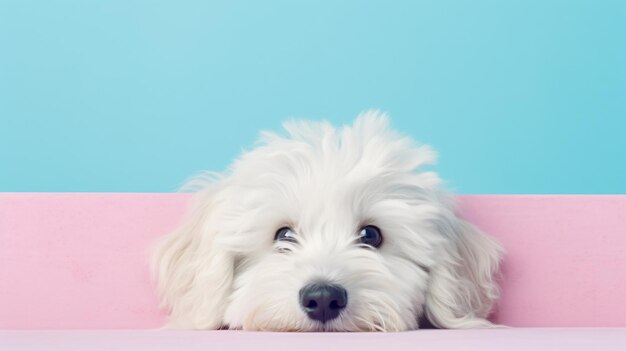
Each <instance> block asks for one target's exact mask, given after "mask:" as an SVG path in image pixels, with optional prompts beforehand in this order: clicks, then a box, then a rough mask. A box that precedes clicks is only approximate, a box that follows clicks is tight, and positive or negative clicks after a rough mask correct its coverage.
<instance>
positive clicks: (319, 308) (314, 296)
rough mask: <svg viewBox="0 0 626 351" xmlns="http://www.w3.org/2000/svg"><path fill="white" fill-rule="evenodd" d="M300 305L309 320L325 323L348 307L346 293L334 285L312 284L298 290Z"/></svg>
mask: <svg viewBox="0 0 626 351" xmlns="http://www.w3.org/2000/svg"><path fill="white" fill-rule="evenodd" d="M300 305H301V306H302V308H303V309H304V311H305V312H306V314H307V315H308V316H309V318H311V319H313V320H316V321H320V322H322V323H326V322H327V321H329V320H332V319H335V318H337V316H339V313H340V312H341V310H343V309H344V308H346V306H347V305H348V292H347V291H346V289H344V288H342V287H341V286H339V285H336V284H328V283H321V282H317V283H312V284H309V285H307V286H305V287H304V288H302V289H300Z"/></svg>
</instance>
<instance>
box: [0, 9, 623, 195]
mask: <svg viewBox="0 0 626 351" xmlns="http://www.w3.org/2000/svg"><path fill="white" fill-rule="evenodd" d="M625 18H626V1H622V0H618V1H591V0H588V1H573V0H566V1H557V0H540V1H530V0H526V1H499V0H493V1H481V0H474V1H461V0H459V1H441V0H438V1H343V0H342V1H337V0H334V1H319V0H318V1H274V0H272V1H270V0H264V1H202V0H198V1H132V0H108V1H86V0H76V1H58V0H47V1H41V0H37V1H27V0H15V1H12V0H0V191H137V192H144V191H173V190H175V189H176V188H177V187H178V185H180V183H181V182H182V181H183V180H184V179H185V178H186V177H187V176H189V175H191V174H193V173H194V172H195V171H197V170H201V169H212V170H222V169H224V168H225V167H226V166H227V165H228V163H229V161H230V160H231V159H232V158H233V157H235V156H236V155H237V154H238V153H239V152H240V151H241V149H242V148H247V147H250V146H251V145H253V142H254V140H255V138H256V134H257V132H258V130H259V129H276V128H279V126H280V122H281V121H282V120H284V119H286V118H289V117H306V118H312V119H319V118H325V119H328V120H330V121H332V122H335V123H347V122H349V121H350V120H351V119H352V118H353V117H354V116H355V115H356V114H357V113H359V112H360V111H361V110H364V109H367V108H371V107H374V108H379V109H382V110H386V111H388V112H390V114H391V116H392V121H393V124H394V126H395V127H396V128H397V129H399V130H401V131H403V132H404V133H406V134H410V135H411V136H413V137H414V138H416V139H418V140H421V141H423V142H426V143H430V144H432V145H433V146H434V147H435V148H436V149H438V151H439V153H440V163H439V165H438V167H437V169H438V170H439V171H440V173H441V174H442V176H443V177H445V178H447V179H448V180H449V184H450V187H451V188H452V189H454V190H456V191H458V192H462V193H625V192H626V156H625V155H624V154H625V150H626V20H625Z"/></svg>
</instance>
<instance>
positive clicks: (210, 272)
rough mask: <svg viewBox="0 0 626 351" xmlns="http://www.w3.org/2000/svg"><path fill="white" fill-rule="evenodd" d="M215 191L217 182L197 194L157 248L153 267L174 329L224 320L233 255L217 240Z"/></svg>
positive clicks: (213, 324)
mask: <svg viewBox="0 0 626 351" xmlns="http://www.w3.org/2000/svg"><path fill="white" fill-rule="evenodd" d="M217 191H218V186H217V185H213V186H209V187H207V188H205V189H204V190H202V191H201V192H199V193H197V194H196V195H195V198H194V203H193V204H192V209H191V212H190V213H189V214H188V215H187V218H186V219H184V220H183V223H182V224H181V225H180V226H179V227H178V228H177V229H176V230H175V231H174V232H172V233H171V234H169V235H167V236H166V237H164V238H163V239H162V240H161V241H159V242H158V243H157V244H156V246H155V248H154V251H153V256H152V272H153V275H154V277H155V278H156V280H157V283H158V291H159V294H160V297H161V305H162V307H165V308H167V309H168V310H169V312H170V319H169V325H170V326H171V327H174V328H185V329H218V328H220V327H222V324H223V317H224V309H225V306H226V300H227V299H228V296H229V294H230V291H231V289H232V287H231V285H232V280H233V274H234V273H233V271H234V258H233V255H232V253H230V252H229V251H228V250H225V249H223V248H220V247H219V246H220V244H219V242H218V241H217V240H216V237H217V236H218V230H219V229H218V228H217V221H218V220H217V217H218V216H219V214H216V207H217V204H216V200H215V194H216V193H217Z"/></svg>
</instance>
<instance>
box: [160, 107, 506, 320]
mask: <svg viewBox="0 0 626 351" xmlns="http://www.w3.org/2000/svg"><path fill="white" fill-rule="evenodd" d="M284 127H285V129H286V131H287V133H288V136H280V135H277V134H273V133H262V137H261V142H260V145H259V146H258V147H256V148H255V149H254V150H252V151H250V152H246V153H244V154H243V155H242V156H241V157H240V158H239V159H238V160H237V161H235V162H234V164H233V165H232V166H231V168H230V170H229V171H228V172H227V173H225V174H223V175H215V176H213V177H212V179H211V180H206V178H207V177H205V180H204V181H202V180H200V181H197V180H196V181H195V182H192V185H198V184H201V189H200V190H198V193H197V194H196V196H195V203H194V205H193V210H192V212H191V213H190V214H189V216H188V218H187V219H186V220H185V221H184V222H183V223H182V225H181V226H180V227H179V228H178V229H177V230H176V231H175V232H173V233H171V234H170V235H169V236H167V237H165V238H164V239H163V240H162V241H161V242H159V243H158V246H157V248H156V250H155V254H154V260H153V269H154V272H155V276H156V278H157V279H158V283H159V290H160V293H161V296H162V302H163V305H164V306H166V307H167V308H168V309H169V311H170V325H171V326H173V327H176V328H186V329H218V328H230V329H244V330H275V331H400V330H409V329H416V328H418V327H420V326H419V324H420V322H419V321H423V322H430V323H431V324H433V325H434V326H437V327H440V328H471V327H488V326H491V324H490V322H488V321H487V320H486V319H485V318H486V317H487V315H488V314H489V312H490V310H491V309H492V306H493V304H494V302H495V300H496V299H497V297H498V287H497V285H496V283H495V282H494V278H493V277H494V274H495V273H497V270H498V265H499V261H500V257H501V252H502V250H501V248H500V246H499V245H498V244H497V243H496V242H495V241H493V240H492V239H490V238H488V237H487V236H485V235H484V234H483V233H481V232H480V231H478V230H477V229H476V228H475V227H473V226H472V225H470V224H469V223H467V222H465V221H463V220H461V219H459V218H458V217H457V216H456V215H455V211H454V203H453V199H452V197H451V196H449V195H448V194H447V193H445V192H444V191H443V190H442V189H441V188H440V180H439V178H438V177H437V175H436V174H435V173H433V172H427V171H423V170H421V171H420V167H421V166H423V165H426V164H432V163H433V162H434V161H435V154H434V152H433V151H432V150H431V149H430V148H429V147H427V146H418V145H415V144H414V143H413V142H412V141H411V140H410V139H409V138H406V137H402V136H400V135H398V134H396V133H395V132H393V131H392V130H390V129H389V127H388V121H387V117H386V116H385V115H382V114H380V113H378V112H375V111H370V112H366V113H364V114H362V115H361V116H359V117H358V118H357V119H356V121H355V122H354V125H352V126H346V127H342V128H334V127H332V126H331V125H329V124H328V123H311V122H289V123H286V124H285V126H284Z"/></svg>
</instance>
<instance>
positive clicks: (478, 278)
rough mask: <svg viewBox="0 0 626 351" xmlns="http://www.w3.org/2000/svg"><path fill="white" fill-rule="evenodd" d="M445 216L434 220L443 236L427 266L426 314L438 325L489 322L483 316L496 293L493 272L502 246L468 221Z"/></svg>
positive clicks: (471, 325)
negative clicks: (436, 252)
mask: <svg viewBox="0 0 626 351" xmlns="http://www.w3.org/2000/svg"><path fill="white" fill-rule="evenodd" d="M446 217H447V218H446V219H444V220H442V221H440V223H439V224H438V227H439V231H440V232H441V233H442V234H443V235H444V236H446V237H447V240H445V241H444V242H443V246H442V247H441V252H440V253H439V255H438V258H437V263H436V264H435V265H434V266H433V267H432V268H431V274H430V282H429V285H428V290H427V293H426V304H425V311H424V312H425V313H426V317H427V318H428V320H429V321H430V322H431V323H432V324H433V325H435V326H437V327H439V328H480V327H490V326H493V325H492V324H491V322H489V321H488V320H487V319H486V318H487V316H488V315H489V313H490V312H491V309H492V307H493V305H494V303H495V301H496V300H497V298H498V296H499V290H498V286H497V284H496V282H495V280H494V279H495V278H494V275H495V274H496V273H497V272H498V268H499V263H500V258H501V256H502V253H503V250H502V248H501V247H500V245H499V244H498V243H497V242H496V241H495V240H493V239H491V238H490V237H488V236H487V235H485V234H484V233H482V232H481V231H480V230H478V229H477V228H476V227H474V226H473V225H471V224H470V223H467V222H465V221H464V220H462V219H459V218H457V217H456V216H455V215H449V216H446Z"/></svg>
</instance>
